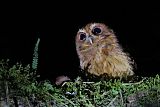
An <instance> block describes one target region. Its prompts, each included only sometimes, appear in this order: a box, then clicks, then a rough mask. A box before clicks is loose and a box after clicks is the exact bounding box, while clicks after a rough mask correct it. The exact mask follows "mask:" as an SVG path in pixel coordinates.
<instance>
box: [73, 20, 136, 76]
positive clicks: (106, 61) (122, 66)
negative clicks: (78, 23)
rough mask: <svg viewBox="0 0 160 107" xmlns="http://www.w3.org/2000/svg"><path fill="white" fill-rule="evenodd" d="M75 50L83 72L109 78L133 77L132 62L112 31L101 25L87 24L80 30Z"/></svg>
mask: <svg viewBox="0 0 160 107" xmlns="http://www.w3.org/2000/svg"><path fill="white" fill-rule="evenodd" d="M76 50H77V53H78V56H79V59H80V67H81V69H82V70H85V72H88V73H90V74H93V75H95V76H100V75H106V77H111V78H116V77H120V78H123V77H125V78H126V77H128V76H132V75H134V72H133V66H132V65H133V61H131V58H130V57H129V55H128V54H127V53H125V52H124V51H123V49H122V47H121V46H120V45H119V43H118V40H117V38H116V35H115V34H114V32H113V30H112V29H110V28H109V27H108V26H106V25H105V24H103V23H89V24H87V25H86V26H85V27H84V28H82V29H80V30H79V31H78V32H77V35H76Z"/></svg>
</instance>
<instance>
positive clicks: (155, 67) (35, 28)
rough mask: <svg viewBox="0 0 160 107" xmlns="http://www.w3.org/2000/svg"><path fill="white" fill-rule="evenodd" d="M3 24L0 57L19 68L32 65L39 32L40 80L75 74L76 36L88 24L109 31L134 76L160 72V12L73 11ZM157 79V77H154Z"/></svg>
mask: <svg viewBox="0 0 160 107" xmlns="http://www.w3.org/2000/svg"><path fill="white" fill-rule="evenodd" d="M9 16H10V17H11V16H13V17H12V18H9V19H5V18H4V19H5V22H4V21H3V19H2V23H3V25H4V26H2V29H1V32H0V58H1V59H4V58H9V59H10V60H11V61H12V62H17V61H18V62H22V63H24V64H27V63H31V62H32V54H33V48H34V45H35V42H36V39H37V36H38V35H37V32H39V37H40V39H41V41H40V48H39V49H40V51H39V72H40V73H41V75H42V77H45V78H53V79H54V78H55V77H56V76H59V75H68V76H69V77H73V76H75V75H77V72H76V71H77V69H78V67H79V61H78V57H77V54H76V49H75V38H74V37H75V35H76V32H77V31H78V29H79V28H81V27H82V26H84V25H86V24H87V23H90V22H102V23H105V24H107V25H108V26H109V27H110V28H112V29H113V30H114V31H115V33H116V35H117V37H118V39H119V43H120V44H121V45H122V47H123V48H124V50H125V51H126V52H129V53H130V55H131V56H132V57H133V58H134V59H135V62H136V63H137V70H136V71H135V72H136V74H137V75H143V76H154V75H155V74H157V73H159V70H160V68H159V67H160V66H159V64H160V48H159V43H160V42H159V41H160V39H159V36H160V10H159V9H156V8H152V9H136V10H135V9H130V8H117V9H114V10H111V9H110V10H108V9H106V10H104V9H103V11H102V9H100V11H98V12H97V10H93V11H92V12H90V13H89V12H84V11H82V10H81V9H80V11H78V10H75V11H73V10H72V9H71V10H70V9H62V10H61V11H56V10H53V11H52V10H50V11H49V12H42V13H39V12H35V13H34V12H32V14H29V13H25V12H24V13H23V14H22V15H15V14H11V15H9ZM159 74H160V73H159Z"/></svg>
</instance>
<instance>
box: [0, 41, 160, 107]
mask: <svg viewBox="0 0 160 107" xmlns="http://www.w3.org/2000/svg"><path fill="white" fill-rule="evenodd" d="M39 40H40V39H38V40H37V43H36V45H35V50H34V55H33V63H32V66H30V65H23V64H20V63H16V64H15V65H13V66H11V65H10V64H9V60H1V61H0V98H1V100H0V107H4V106H6V107H18V105H20V104H21V105H23V106H26V107H125V106H128V107H141V106H143V107H144V106H152V105H154V106H158V105H159V106H160V76H159V75H156V76H155V77H149V78H143V79H142V80H141V81H140V82H136V83H124V82H123V81H121V80H120V79H110V80H108V81H104V80H101V81H97V82H85V81H83V80H82V79H81V77H77V78H76V79H75V81H74V82H65V83H63V84H62V85H61V86H56V85H55V84H53V83H51V82H50V81H48V80H46V81H37V77H39V76H38V75H37V74H36V71H37V65H38V44H39Z"/></svg>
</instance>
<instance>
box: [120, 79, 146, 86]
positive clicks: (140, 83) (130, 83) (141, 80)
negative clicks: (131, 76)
mask: <svg viewBox="0 0 160 107" xmlns="http://www.w3.org/2000/svg"><path fill="white" fill-rule="evenodd" d="M145 79H146V78H144V79H142V80H141V81H139V82H136V83H123V84H122V85H137V84H141V83H142V82H143V81H144V80H145Z"/></svg>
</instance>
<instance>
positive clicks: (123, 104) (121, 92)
mask: <svg viewBox="0 0 160 107" xmlns="http://www.w3.org/2000/svg"><path fill="white" fill-rule="evenodd" d="M119 94H120V97H121V101H122V105H124V101H123V96H122V92H121V90H120V91H119Z"/></svg>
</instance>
